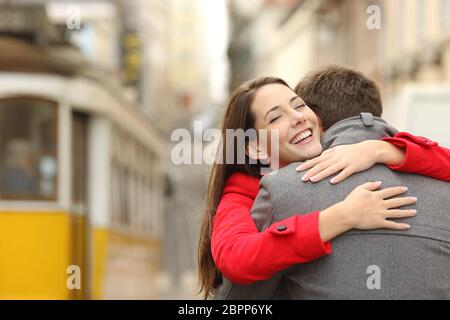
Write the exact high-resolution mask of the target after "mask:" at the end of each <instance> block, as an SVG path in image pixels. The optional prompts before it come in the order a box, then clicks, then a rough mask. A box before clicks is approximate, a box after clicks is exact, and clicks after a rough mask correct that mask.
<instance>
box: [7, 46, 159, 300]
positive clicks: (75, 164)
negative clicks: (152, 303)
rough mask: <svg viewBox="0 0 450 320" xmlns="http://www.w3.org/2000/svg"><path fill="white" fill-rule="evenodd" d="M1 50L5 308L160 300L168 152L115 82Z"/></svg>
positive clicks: (42, 54)
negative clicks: (35, 302) (19, 302)
mask: <svg viewBox="0 0 450 320" xmlns="http://www.w3.org/2000/svg"><path fill="white" fill-rule="evenodd" d="M0 46H1V47H2V48H3V49H2V50H1V52H0V237H1V240H0V299H105V298H106V299H108V298H111V299H115V298H136V299H147V298H157V297H158V292H157V283H156V279H157V274H158V272H159V269H160V263H161V241H160V239H161V234H160V232H161V230H162V227H161V222H162V221H161V214H162V210H163V196H164V195H163V185H164V183H163V182H164V181H163V173H162V170H161V161H162V160H161V155H162V154H163V152H164V151H163V147H164V146H163V144H162V143H161V141H160V140H159V139H158V137H157V135H156V134H155V133H154V132H153V131H152V128H151V127H150V126H149V124H148V123H147V122H146V121H145V120H144V119H143V118H142V116H140V115H139V112H138V111H137V109H136V107H135V106H134V105H132V104H131V103H130V102H129V101H127V100H126V99H124V97H123V96H122V94H121V92H122V91H121V89H120V88H119V87H114V85H110V84H109V81H108V79H106V78H105V79H103V80H102V77H99V76H92V74H93V72H92V70H91V72H90V75H89V74H88V73H89V72H88V73H85V74H83V73H78V72H77V71H76V67H73V66H72V69H74V70H72V71H71V72H64V70H63V71H61V68H63V67H64V64H61V65H60V67H58V66H57V63H58V62H57V60H56V59H55V58H54V56H52V55H51V53H49V52H47V51H42V50H37V49H36V48H34V47H33V46H32V45H31V44H28V43H26V42H21V41H20V40H16V39H12V38H5V37H4V38H0ZM5 48H8V50H4V49H5ZM61 66H63V67H61ZM58 68H59V69H58ZM55 70H56V71H55Z"/></svg>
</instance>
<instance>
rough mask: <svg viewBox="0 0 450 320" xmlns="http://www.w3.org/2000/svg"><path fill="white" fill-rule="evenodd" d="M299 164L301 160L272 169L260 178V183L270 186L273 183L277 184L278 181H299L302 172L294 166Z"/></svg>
mask: <svg viewBox="0 0 450 320" xmlns="http://www.w3.org/2000/svg"><path fill="white" fill-rule="evenodd" d="M301 164H302V162H294V163H291V164H289V165H287V166H285V167H283V168H281V169H278V170H274V171H272V172H270V173H268V174H266V175H265V176H264V177H263V178H262V179H261V185H263V186H265V187H269V188H270V187H271V186H273V184H278V183H280V182H283V183H286V182H290V181H292V182H294V181H296V180H298V182H301V177H302V173H301V172H298V171H297V170H296V168H297V167H298V166H299V165H301Z"/></svg>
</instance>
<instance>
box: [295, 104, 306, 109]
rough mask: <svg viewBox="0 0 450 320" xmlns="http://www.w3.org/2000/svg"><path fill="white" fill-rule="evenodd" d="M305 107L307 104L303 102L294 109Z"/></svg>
mask: <svg viewBox="0 0 450 320" xmlns="http://www.w3.org/2000/svg"><path fill="white" fill-rule="evenodd" d="M303 107H306V104H304V103H302V104H300V105H298V106H296V107H295V108H294V109H295V110H297V109H300V108H303Z"/></svg>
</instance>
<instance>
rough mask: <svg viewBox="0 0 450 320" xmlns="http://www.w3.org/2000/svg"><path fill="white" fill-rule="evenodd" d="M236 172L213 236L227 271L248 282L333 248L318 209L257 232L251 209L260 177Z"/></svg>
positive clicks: (223, 269)
mask: <svg viewBox="0 0 450 320" xmlns="http://www.w3.org/2000/svg"><path fill="white" fill-rule="evenodd" d="M232 178H233V179H232ZM232 178H230V179H229V180H228V181H227V185H226V187H225V190H224V193H223V196H222V199H221V201H220V204H219V206H218V208H217V212H216V216H215V218H214V222H213V229H212V240H211V250H212V255H213V258H214V261H215V263H216V265H217V268H218V269H219V270H220V271H221V272H222V274H223V275H224V276H225V277H227V278H228V279H230V280H231V281H233V282H235V283H239V284H250V283H253V282H256V281H260V280H265V279H268V278H270V277H271V276H272V275H274V274H275V273H277V272H279V271H281V270H283V269H286V268H288V267H290V266H292V265H294V264H298V263H305V262H309V261H312V260H315V259H318V258H320V257H321V256H323V255H325V254H329V253H330V252H331V244H330V243H329V242H326V243H324V242H322V239H321V238H320V234H319V225H318V224H319V212H318V211H316V212H312V213H308V214H305V215H295V216H293V217H290V218H288V219H285V220H282V221H280V222H277V223H275V224H273V225H272V226H270V227H269V228H268V229H266V230H264V231H262V232H258V229H257V228H256V225H255V223H254V222H253V219H252V218H251V216H250V209H251V207H252V205H253V201H254V199H255V198H256V195H257V193H258V189H259V180H258V179H256V178H252V177H250V176H246V175H243V174H238V176H236V174H235V175H234V177H233V176H232ZM249 181H250V183H249Z"/></svg>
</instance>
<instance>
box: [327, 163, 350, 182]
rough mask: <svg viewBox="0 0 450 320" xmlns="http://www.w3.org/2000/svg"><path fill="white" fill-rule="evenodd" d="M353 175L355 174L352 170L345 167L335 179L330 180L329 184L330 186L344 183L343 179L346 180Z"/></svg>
mask: <svg viewBox="0 0 450 320" xmlns="http://www.w3.org/2000/svg"><path fill="white" fill-rule="evenodd" d="M354 173H355V171H354V170H352V169H351V168H349V167H347V168H345V169H344V170H342V171H341V172H340V173H339V174H338V175H337V176H336V177H334V178H333V179H331V180H330V182H331V183H332V184H337V183H339V182H342V181H344V180H345V179H347V178H348V177H350V176H351V175H352V174H354Z"/></svg>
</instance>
